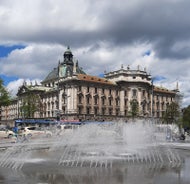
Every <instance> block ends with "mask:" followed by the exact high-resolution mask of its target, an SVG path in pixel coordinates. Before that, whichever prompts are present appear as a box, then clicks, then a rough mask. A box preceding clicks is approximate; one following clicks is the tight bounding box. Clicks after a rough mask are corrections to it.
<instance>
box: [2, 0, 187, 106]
mask: <svg viewBox="0 0 190 184" xmlns="http://www.w3.org/2000/svg"><path fill="white" fill-rule="evenodd" d="M189 8H190V1H187V0H159V1H152V0H96V1H94V0H76V1H71V0H27V1H26V0H14V1H13V0H0V77H1V78H3V80H4V82H5V85H6V86H7V88H8V89H9V91H10V92H12V94H15V93H16V91H17V88H18V86H20V85H21V84H22V83H23V80H26V81H28V82H29V81H31V82H34V81H37V82H40V81H41V80H43V79H44V78H45V77H46V75H47V74H48V72H50V71H51V70H52V69H53V68H54V67H56V66H57V64H58V61H59V60H61V61H62V59H63V53H64V51H65V50H66V47H67V46H68V45H69V46H70V48H71V50H72V52H73V54H74V57H75V58H76V59H77V60H78V61H79V65H80V66H81V67H82V68H83V69H84V71H85V72H86V73H88V74H91V75H97V76H98V75H100V74H102V73H104V71H107V72H108V71H112V70H117V69H119V68H120V67H121V64H123V65H124V67H127V66H128V65H129V66H130V68H131V69H136V68H137V66H138V65H140V67H141V68H142V69H144V68H146V70H147V71H148V72H149V73H150V74H151V75H152V77H155V78H156V80H155V81H154V83H155V84H156V85H158V86H162V87H166V88H168V89H175V88H176V83H177V82H178V83H179V88H180V91H181V93H182V94H183V95H184V99H183V106H187V105H189V104H190V82H189V79H190V72H189V71H190V69H189V67H190V21H189V14H190V13H189Z"/></svg>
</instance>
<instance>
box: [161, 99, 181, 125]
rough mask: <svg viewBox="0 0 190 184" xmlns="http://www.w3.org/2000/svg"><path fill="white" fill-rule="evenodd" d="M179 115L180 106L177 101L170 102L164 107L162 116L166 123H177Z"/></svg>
mask: <svg viewBox="0 0 190 184" xmlns="http://www.w3.org/2000/svg"><path fill="white" fill-rule="evenodd" d="M179 117H180V108H179V105H178V103H176V102H172V103H171V104H169V105H168V106H167V108H166V111H165V113H164V116H163V120H164V121H165V122H166V123H168V124H171V123H178V120H179Z"/></svg>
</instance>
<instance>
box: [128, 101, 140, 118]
mask: <svg viewBox="0 0 190 184" xmlns="http://www.w3.org/2000/svg"><path fill="white" fill-rule="evenodd" d="M130 106H131V111H130V113H131V116H132V118H133V119H134V118H135V117H137V116H138V113H139V103H138V101H137V100H136V99H133V100H131V101H130Z"/></svg>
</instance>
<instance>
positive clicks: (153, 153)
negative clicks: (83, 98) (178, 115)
mask: <svg viewBox="0 0 190 184" xmlns="http://www.w3.org/2000/svg"><path fill="white" fill-rule="evenodd" d="M155 132H156V127H155V126H154V125H153V124H152V123H151V122H144V121H137V122H133V123H124V122H117V123H109V122H107V123H106V122H104V123H103V122H96V123H95V122H94V123H88V124H85V125H82V126H81V127H79V128H77V129H73V130H72V131H70V132H68V133H66V132H64V131H63V132H62V134H59V135H58V136H57V135H56V133H55V135H54V136H53V137H51V138H42V137H41V138H38V139H31V140H29V141H28V142H18V143H15V144H14V145H11V146H10V147H8V146H7V148H6V149H5V150H3V151H1V157H0V166H1V167H6V168H11V169H14V170H22V168H23V167H25V166H28V165H32V164H33V165H35V164H40V165H41V167H42V166H43V165H44V167H47V165H51V166H52V165H54V167H59V168H61V167H64V168H66V167H67V168H68V167H70V168H74V167H79V168H82V167H87V168H105V169H109V168H110V169H111V168H113V167H116V166H117V167H118V165H125V164H130V165H131V164H146V165H154V164H156V165H159V166H160V167H162V166H163V165H164V164H167V165H171V166H172V167H174V166H175V165H180V164H181V163H182V159H181V158H180V157H179V155H178V153H177V151H175V150H171V148H169V147H165V146H164V147H163V146H161V144H160V143H161V141H163V140H160V137H159V136H157V134H155Z"/></svg>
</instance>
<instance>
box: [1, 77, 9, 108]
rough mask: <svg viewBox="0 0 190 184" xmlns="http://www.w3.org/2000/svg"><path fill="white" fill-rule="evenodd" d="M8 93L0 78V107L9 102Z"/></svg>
mask: <svg viewBox="0 0 190 184" xmlns="http://www.w3.org/2000/svg"><path fill="white" fill-rule="evenodd" d="M10 99H11V97H10V94H9V92H8V91H7V90H6V88H5V87H4V85H3V80H2V79H0V108H1V106H6V105H9V104H10Z"/></svg>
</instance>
